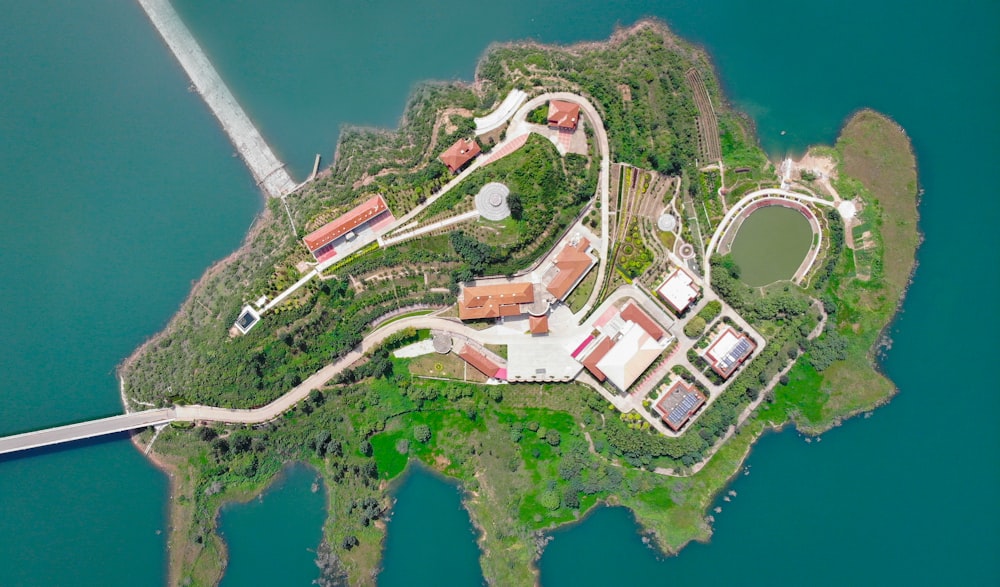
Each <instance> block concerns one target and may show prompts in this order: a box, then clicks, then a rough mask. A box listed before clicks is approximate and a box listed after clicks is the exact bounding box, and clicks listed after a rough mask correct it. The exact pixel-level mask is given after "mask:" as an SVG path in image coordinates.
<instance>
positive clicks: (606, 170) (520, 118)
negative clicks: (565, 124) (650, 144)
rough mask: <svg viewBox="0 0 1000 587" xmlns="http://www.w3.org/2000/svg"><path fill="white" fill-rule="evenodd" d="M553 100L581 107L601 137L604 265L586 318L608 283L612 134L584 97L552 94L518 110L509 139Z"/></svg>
mask: <svg viewBox="0 0 1000 587" xmlns="http://www.w3.org/2000/svg"><path fill="white" fill-rule="evenodd" d="M549 100H564V101H566V102H572V103H574V104H579V105H580V108H581V109H582V110H583V112H584V114H586V115H587V118H588V119H589V120H590V126H591V128H593V129H594V134H595V136H596V137H597V148H598V150H599V151H600V153H601V169H600V175H599V176H598V180H597V192H598V195H599V196H600V198H601V251H600V263H598V265H597V285H595V286H594V291H593V292H591V294H590V299H588V300H587V303H586V304H584V306H583V314H584V315H586V313H587V312H589V311H590V309H591V308H592V307H593V306H594V304H595V303H596V302H597V297H598V296H599V295H600V293H601V284H603V283H604V274H605V271H607V264H608V240H609V238H608V235H610V234H611V230H610V219H609V217H608V209H609V208H610V205H609V204H608V197H609V196H608V192H609V191H610V188H609V185H610V178H611V148H610V147H609V146H608V133H607V131H605V130H604V121H603V120H601V116H600V114H598V113H597V109H595V108H594V105H593V104H591V103H590V101H588V100H587V99H586V98H584V97H583V96H580V95H577V94H573V93H570V92H550V93H548V94H542V95H541V96H536V97H534V98H532V99H531V100H528V101H527V102H525V103H524V105H523V106H521V108H520V109H518V111H517V113H516V114H514V118H513V120H511V123H510V126H509V127H508V129H507V136H508V137H510V136H517V135H519V134H524V133H527V132H529V130H528V127H529V124H528V122H527V118H528V114H529V113H531V111H532V110H534V109H535V108H538V107H539V106H541V105H542V104H545V103H546V102H548V101H549Z"/></svg>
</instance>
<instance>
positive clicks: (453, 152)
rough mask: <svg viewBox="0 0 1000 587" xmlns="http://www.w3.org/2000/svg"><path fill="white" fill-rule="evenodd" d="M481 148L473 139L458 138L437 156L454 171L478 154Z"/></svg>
mask: <svg viewBox="0 0 1000 587" xmlns="http://www.w3.org/2000/svg"><path fill="white" fill-rule="evenodd" d="M481 150H482V149H481V148H480V147H479V143H477V142H476V141H475V139H458V140H457V141H455V144H454V145H452V146H450V147H448V149H446V150H445V152H444V153H441V155H440V156H439V157H438V159H440V160H441V163H444V164H445V165H446V166H447V167H448V169H450V170H451V172H452V173H455V172H456V171H458V170H459V169H461V168H462V166H463V165H465V164H466V163H468V162H469V161H470V160H471V159H472V158H473V157H475V156H476V155H478V154H479V152H480V151H481Z"/></svg>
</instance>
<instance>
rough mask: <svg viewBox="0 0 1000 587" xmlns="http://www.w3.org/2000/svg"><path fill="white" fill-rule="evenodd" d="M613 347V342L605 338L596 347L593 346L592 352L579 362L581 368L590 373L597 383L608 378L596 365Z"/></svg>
mask: <svg viewBox="0 0 1000 587" xmlns="http://www.w3.org/2000/svg"><path fill="white" fill-rule="evenodd" d="M613 346H615V341H614V340H612V339H611V338H610V337H607V336H605V337H604V338H602V339H601V340H599V341H598V342H597V344H596V345H594V350H592V351H590V353H589V354H588V355H587V356H586V357H584V359H583V361H581V362H582V363H583V366H584V367H586V368H587V371H590V373H591V374H592V375H593V376H594V377H596V378H597V380H598V381H604V380H605V379H607V378H608V376H607V375H605V374H604V371H602V370H601V369H600V368H599V367H598V366H597V363H599V362H600V361H601V359H603V358H604V356H605V355H607V354H608V351H610V350H611V348H612V347H613Z"/></svg>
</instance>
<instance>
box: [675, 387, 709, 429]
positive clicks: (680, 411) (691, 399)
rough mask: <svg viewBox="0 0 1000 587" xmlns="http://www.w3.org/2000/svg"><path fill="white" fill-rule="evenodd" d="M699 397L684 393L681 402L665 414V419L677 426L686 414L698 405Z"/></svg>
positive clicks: (682, 421)
mask: <svg viewBox="0 0 1000 587" xmlns="http://www.w3.org/2000/svg"><path fill="white" fill-rule="evenodd" d="M700 401H701V398H700V397H698V396H697V395H696V394H693V393H687V394H684V398H683V399H681V403H679V404H677V405H676V406H674V409H672V410H670V413H669V414H667V421H668V422H670V423H671V424H673V425H674V426H675V427H679V426H680V425H681V424H683V423H684V420H686V419H687V416H688V414H689V413H690V412H691V410H693V409H694V408H695V406H697V405H698V402H700Z"/></svg>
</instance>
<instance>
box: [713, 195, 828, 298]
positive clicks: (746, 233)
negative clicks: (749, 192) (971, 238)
mask: <svg viewBox="0 0 1000 587" xmlns="http://www.w3.org/2000/svg"><path fill="white" fill-rule="evenodd" d="M812 238H813V237H812V229H811V228H810V226H809V221H808V220H806V218H805V216H803V215H802V213H800V212H798V211H796V210H792V209H790V208H784V207H782V206H768V207H766V208H761V209H760V210H757V211H755V212H754V213H753V214H751V215H750V216H749V217H747V219H746V220H744V221H743V224H742V225H741V226H740V228H739V232H737V233H736V238H735V239H733V246H732V249H731V253H732V256H733V260H734V261H736V264H737V265H739V266H740V269H741V271H742V274H741V279H742V280H743V281H744V282H745V283H746V284H747V285H749V286H751V287H760V286H762V285H767V284H769V283H774V282H775V281H778V280H779V279H791V278H792V276H793V275H795V270H796V269H798V268H799V265H801V264H802V259H804V258H805V256H806V253H807V252H808V251H809V245H810V244H811V243H812Z"/></svg>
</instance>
